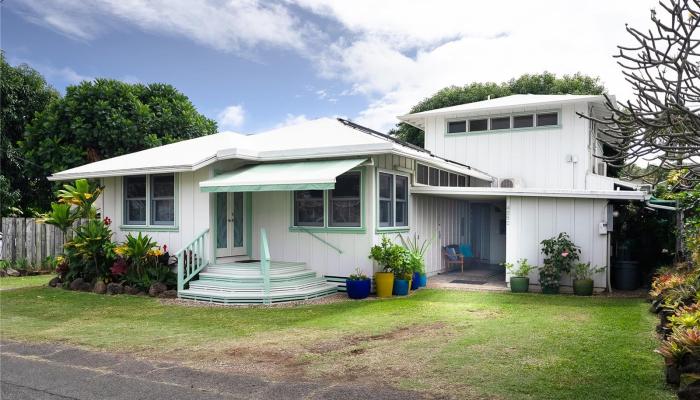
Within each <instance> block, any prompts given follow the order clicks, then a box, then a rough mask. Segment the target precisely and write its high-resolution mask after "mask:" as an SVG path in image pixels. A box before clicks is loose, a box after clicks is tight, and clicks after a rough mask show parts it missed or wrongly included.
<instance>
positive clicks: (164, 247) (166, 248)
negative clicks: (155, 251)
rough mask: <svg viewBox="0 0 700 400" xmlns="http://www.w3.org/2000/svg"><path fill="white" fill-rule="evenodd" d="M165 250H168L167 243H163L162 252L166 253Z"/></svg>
mask: <svg viewBox="0 0 700 400" xmlns="http://www.w3.org/2000/svg"><path fill="white" fill-rule="evenodd" d="M167 252H168V245H167V244H164V245H163V253H167Z"/></svg>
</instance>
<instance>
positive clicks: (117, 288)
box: [107, 282, 124, 295]
mask: <svg viewBox="0 0 700 400" xmlns="http://www.w3.org/2000/svg"><path fill="white" fill-rule="evenodd" d="M122 293H124V286H122V285H120V284H118V283H115V282H112V283H109V284H107V294H109V295H114V294H122Z"/></svg>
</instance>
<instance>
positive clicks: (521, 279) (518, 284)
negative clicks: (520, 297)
mask: <svg viewBox="0 0 700 400" xmlns="http://www.w3.org/2000/svg"><path fill="white" fill-rule="evenodd" d="M529 289H530V278H528V277H526V276H511V277H510V291H511V292H513V293H527V291H528V290H529Z"/></svg>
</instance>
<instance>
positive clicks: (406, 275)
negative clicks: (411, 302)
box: [393, 262, 413, 296]
mask: <svg viewBox="0 0 700 400" xmlns="http://www.w3.org/2000/svg"><path fill="white" fill-rule="evenodd" d="M393 271H394V294H395V295H397V296H405V295H407V294H408V291H409V289H410V288H411V279H412V274H413V271H411V267H410V264H409V263H408V262H405V263H402V264H399V265H395V266H394V267H393Z"/></svg>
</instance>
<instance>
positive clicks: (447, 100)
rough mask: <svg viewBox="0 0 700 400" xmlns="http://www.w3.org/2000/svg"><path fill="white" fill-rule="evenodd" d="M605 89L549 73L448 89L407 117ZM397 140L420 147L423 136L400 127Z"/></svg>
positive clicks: (578, 77)
mask: <svg viewBox="0 0 700 400" xmlns="http://www.w3.org/2000/svg"><path fill="white" fill-rule="evenodd" d="M604 92H605V88H604V87H603V85H602V84H601V83H600V81H599V79H598V78H593V77H590V76H586V75H582V74H574V75H564V76H562V77H558V76H556V75H555V74H553V73H550V72H546V71H545V72H543V73H541V74H532V75H530V74H525V75H522V76H520V77H519V78H514V79H511V80H510V81H508V82H503V83H494V82H486V83H470V84H467V85H464V86H448V87H446V88H443V89H440V90H439V91H438V92H437V93H435V94H434V95H432V96H430V97H428V98H426V99H423V100H421V101H420V102H419V103H418V104H416V105H415V106H413V107H411V110H410V111H409V112H410V113H417V112H422V111H429V110H434V109H437V108H443V107H451V106H456V105H459V104H465V103H473V102H476V101H482V100H486V99H488V98H489V96H490V97H491V98H492V99H495V98H497V97H504V96H509V95H512V94H528V93H530V94H603V93H604ZM390 133H391V134H392V135H395V136H396V137H397V138H399V139H401V140H404V141H406V142H409V143H412V144H415V145H416V146H421V147H423V142H424V132H423V131H422V130H420V129H418V128H416V127H414V126H411V125H408V124H406V123H403V122H401V123H399V124H397V125H396V128H395V129H392V130H391V132H390Z"/></svg>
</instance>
